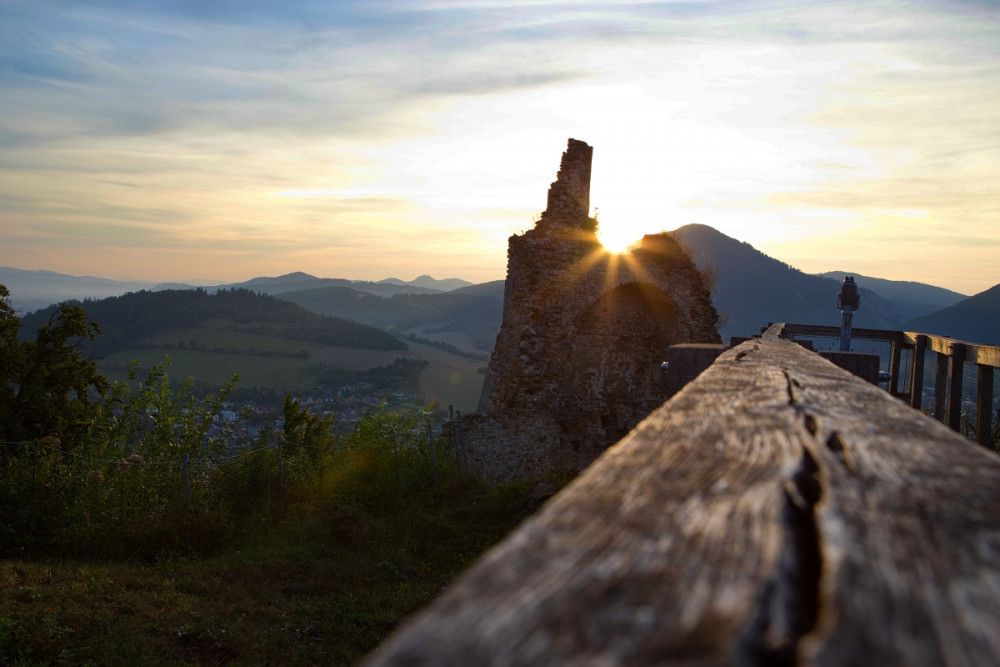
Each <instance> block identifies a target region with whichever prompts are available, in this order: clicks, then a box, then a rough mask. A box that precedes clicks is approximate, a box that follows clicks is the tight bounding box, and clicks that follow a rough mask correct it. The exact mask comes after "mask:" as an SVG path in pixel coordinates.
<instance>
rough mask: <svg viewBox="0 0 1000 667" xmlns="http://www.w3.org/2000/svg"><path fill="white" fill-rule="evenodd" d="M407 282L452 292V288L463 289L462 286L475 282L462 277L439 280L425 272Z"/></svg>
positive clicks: (414, 285) (415, 285)
mask: <svg viewBox="0 0 1000 667" xmlns="http://www.w3.org/2000/svg"><path fill="white" fill-rule="evenodd" d="M407 284H408V285H410V286H411V287H426V288H428V289H434V290H438V291H440V292H451V291H452V290H457V289H461V288H462V287H469V286H470V285H472V284H473V283H470V282H469V281H467V280H462V279H460V278H442V279H441V280H438V279H437V278H431V277H430V276H428V275H426V274H425V275H422V276H419V277H417V278H414V279H413V280H411V281H410V282H409V283H407Z"/></svg>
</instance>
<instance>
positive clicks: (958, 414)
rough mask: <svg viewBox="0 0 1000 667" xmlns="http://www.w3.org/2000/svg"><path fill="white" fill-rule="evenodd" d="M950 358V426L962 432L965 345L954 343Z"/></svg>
mask: <svg viewBox="0 0 1000 667" xmlns="http://www.w3.org/2000/svg"><path fill="white" fill-rule="evenodd" d="M949 356H950V357H951V374H950V375H951V377H950V378H949V381H948V385H949V386H948V426H949V427H950V428H951V429H952V430H955V431H961V430H962V389H963V387H962V385H963V384H964V382H963V379H964V373H963V371H964V370H965V345H963V344H962V343H953V344H952V346H951V354H950V355H949Z"/></svg>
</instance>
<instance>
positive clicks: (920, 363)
mask: <svg viewBox="0 0 1000 667" xmlns="http://www.w3.org/2000/svg"><path fill="white" fill-rule="evenodd" d="M769 331H770V332H771V333H772V335H777V336H779V337H782V338H792V339H795V338H810V337H822V338H838V337H839V336H840V329H839V328H838V327H826V326H815V325H808V324H785V323H781V324H776V325H772V326H771V328H770V329H769ZM853 338H854V339H855V340H875V341H885V342H888V343H889V344H890V346H891V348H890V353H889V370H888V378H887V382H888V387H887V388H888V390H889V392H890V393H892V394H893V395H894V396H897V397H899V398H902V399H904V400H906V401H908V402H909V403H910V405H911V406H912V407H914V408H917V409H921V408H922V407H923V405H922V404H923V397H924V355H925V353H926V352H927V351H932V352H934V353H936V364H935V376H934V377H935V380H934V393H933V407H932V408H930V409H929V410H928V412H929V413H930V414H932V415H933V416H934V418H935V419H937V420H938V421H941V422H944V423H945V424H947V425H948V426H949V427H951V428H952V429H954V430H956V431H962V430H963V423H962V417H963V415H962V405H963V398H964V394H965V392H966V386H965V385H966V383H965V382H964V381H963V377H964V368H965V364H976V377H977V382H976V391H975V405H976V409H975V417H974V424H972V425H971V428H972V429H973V435H974V437H975V439H976V441H977V442H978V443H979V444H981V445H984V446H987V447H991V446H993V445H994V443H995V441H996V433H995V432H994V429H995V427H996V424H995V420H996V412H995V409H996V405H995V403H994V393H995V386H994V380H993V378H994V373H995V369H1000V347H997V346H995V345H981V344H978V343H969V342H967V341H963V340H957V339H954V338H948V337H947V336H935V335H932V334H923V333H917V332H912V331H891V330H883V329H855V330H854V334H853ZM904 352H906V353H907V354H908V355H909V359H910V363H909V364H907V366H908V371H909V372H908V373H907V374H906V376H905V377H902V375H901V374H902V370H901V367H902V364H901V360H902V356H903V353H904ZM901 380H902V381H903V382H902V383H901Z"/></svg>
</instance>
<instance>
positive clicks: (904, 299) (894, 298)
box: [819, 271, 968, 321]
mask: <svg viewBox="0 0 1000 667" xmlns="http://www.w3.org/2000/svg"><path fill="white" fill-rule="evenodd" d="M819 275H821V276H823V277H824V278H833V279H834V280H836V281H837V282H838V283H839V282H843V280H844V276H854V280H855V281H857V283H858V284H859V285H864V286H865V287H867V288H868V289H870V290H872V291H873V292H876V293H877V294H878V295H879V296H880V297H882V298H883V299H886V300H887V301H889V302H891V303H892V305H893V306H894V307H895V309H896V312H897V313H898V314H899V317H900V318H901V319H902V320H903V321H907V320H912V319H914V318H916V317H920V316H921V315H927V314H929V313H933V312H935V311H937V310H941V309H942V308H947V307H948V306H953V305H955V304H956V303H958V302H959V301H961V300H963V299H966V298H968V297H967V295H965V294H959V293H958V292H952V291H951V290H948V289H944V288H943V287H935V286H934V285H927V284H924V283H917V282H912V281H904V280H886V279H884V278H872V277H871V276H863V275H861V274H859V273H851V272H849V271H827V272H826V273H821V274H819Z"/></svg>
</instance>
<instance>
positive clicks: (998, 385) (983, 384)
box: [793, 325, 1000, 454]
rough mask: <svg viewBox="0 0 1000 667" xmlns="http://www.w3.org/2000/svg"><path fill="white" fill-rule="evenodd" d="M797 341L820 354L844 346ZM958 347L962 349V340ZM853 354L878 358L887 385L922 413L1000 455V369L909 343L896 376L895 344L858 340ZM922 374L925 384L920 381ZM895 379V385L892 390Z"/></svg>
mask: <svg viewBox="0 0 1000 667" xmlns="http://www.w3.org/2000/svg"><path fill="white" fill-rule="evenodd" d="M793 326H794V325H793ZM794 338H795V339H796V340H809V341H811V342H812V344H813V349H815V350H816V351H818V352H822V351H832V350H836V349H838V348H837V346H838V345H839V338H838V337H836V336H823V335H815V334H809V335H803V334H798V333H796V334H795V335H794ZM956 343H958V344H959V345H962V344H961V342H960V341H956ZM976 347H988V346H976ZM994 349H995V348H994ZM851 351H852V352H860V353H864V354H875V355H878V358H879V371H880V372H879V377H880V380H879V382H880V385H881V386H882V387H884V388H885V389H887V390H889V391H891V392H892V393H893V394H894V395H896V396H899V397H901V398H909V399H910V403H911V405H914V406H919V408H920V410H921V411H922V412H924V413H926V414H927V415H929V416H931V417H933V418H934V419H936V420H938V421H940V422H942V423H944V424H948V425H950V426H952V428H955V430H957V431H958V432H960V433H961V434H962V435H964V436H965V437H967V438H968V439H969V440H972V441H974V442H977V443H979V444H980V445H982V446H983V447H986V448H987V449H990V450H991V451H994V452H996V453H998V454H1000V377H998V376H1000V368H997V367H996V366H994V365H990V364H984V363H976V362H974V361H969V360H968V359H966V358H965V356H964V355H963V354H958V355H955V354H947V353H943V352H937V351H934V350H933V349H932V348H931V347H929V346H928V347H924V348H923V349H920V348H918V347H917V346H914V345H903V346H901V347H900V350H899V362H898V363H899V368H898V369H897V372H896V374H895V376H893V374H892V373H891V370H892V358H893V352H894V343H893V342H892V341H890V340H884V339H865V338H863V337H855V338H854V339H853V340H852V345H851ZM918 354H919V355H920V356H921V359H918V358H917V355H918ZM921 362H922V363H921ZM916 373H919V376H920V379H921V381H920V382H914V374H916ZM893 378H895V386H891V384H892V381H893ZM956 383H957V384H958V386H956ZM915 387H916V388H917V391H918V392H919V396H917V397H913V396H912V391H913V390H914V388H915ZM953 403H954V405H953Z"/></svg>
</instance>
